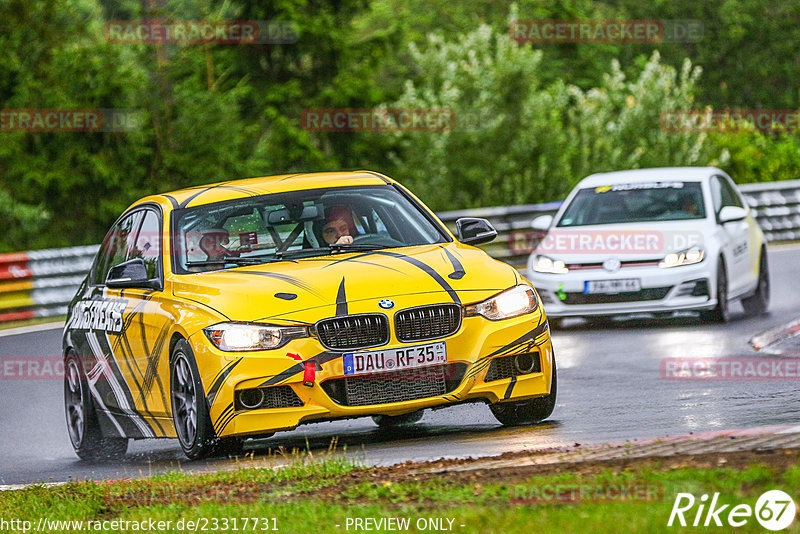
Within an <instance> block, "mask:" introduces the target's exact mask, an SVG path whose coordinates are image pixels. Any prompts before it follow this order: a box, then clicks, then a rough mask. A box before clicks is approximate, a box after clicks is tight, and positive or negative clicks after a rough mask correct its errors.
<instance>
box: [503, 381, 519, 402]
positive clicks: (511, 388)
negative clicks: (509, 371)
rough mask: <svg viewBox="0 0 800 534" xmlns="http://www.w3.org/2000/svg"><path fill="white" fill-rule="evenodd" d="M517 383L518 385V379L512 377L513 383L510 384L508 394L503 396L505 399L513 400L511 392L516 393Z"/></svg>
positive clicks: (507, 389)
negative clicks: (515, 386)
mask: <svg viewBox="0 0 800 534" xmlns="http://www.w3.org/2000/svg"><path fill="white" fill-rule="evenodd" d="M516 383H517V377H516V376H512V377H511V382H509V383H508V388H506V393H505V395H503V398H504V399H509V398H511V392H512V391H514V384H516Z"/></svg>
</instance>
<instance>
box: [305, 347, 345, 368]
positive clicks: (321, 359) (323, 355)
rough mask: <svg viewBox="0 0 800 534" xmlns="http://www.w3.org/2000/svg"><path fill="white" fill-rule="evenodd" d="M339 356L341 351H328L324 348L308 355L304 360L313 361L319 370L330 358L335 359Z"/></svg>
mask: <svg viewBox="0 0 800 534" xmlns="http://www.w3.org/2000/svg"><path fill="white" fill-rule="evenodd" d="M341 357H342V353H341V352H330V351H328V350H326V351H325V352H320V353H319V354H317V355H315V356H312V357H310V358H309V359H307V360H306V361H307V362H314V364H315V365H316V367H317V369H318V370H319V369H322V364H323V363H328V362H330V361H332V360H335V359H337V358H341Z"/></svg>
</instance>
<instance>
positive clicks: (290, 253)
mask: <svg viewBox="0 0 800 534" xmlns="http://www.w3.org/2000/svg"><path fill="white" fill-rule="evenodd" d="M381 248H386V247H385V246H383V245H368V244H366V243H358V244H354V243H338V244H337V243H333V244H331V245H328V246H327V247H316V248H301V249H298V250H286V251H278V252H275V257H276V258H277V259H279V260H281V259H284V258H288V257H295V258H296V257H298V256H304V255H306V254H312V255H313V254H325V255H328V254H333V253H334V252H349V251H357V250H378V249H381Z"/></svg>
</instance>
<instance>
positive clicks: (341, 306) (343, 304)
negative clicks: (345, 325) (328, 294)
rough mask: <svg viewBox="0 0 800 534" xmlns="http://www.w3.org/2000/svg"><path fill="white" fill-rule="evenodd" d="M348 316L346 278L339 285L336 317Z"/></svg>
mask: <svg viewBox="0 0 800 534" xmlns="http://www.w3.org/2000/svg"><path fill="white" fill-rule="evenodd" d="M342 315H347V294H346V293H345V290H344V277H342V283H341V284H339V291H338V292H337V293H336V317H340V316H342Z"/></svg>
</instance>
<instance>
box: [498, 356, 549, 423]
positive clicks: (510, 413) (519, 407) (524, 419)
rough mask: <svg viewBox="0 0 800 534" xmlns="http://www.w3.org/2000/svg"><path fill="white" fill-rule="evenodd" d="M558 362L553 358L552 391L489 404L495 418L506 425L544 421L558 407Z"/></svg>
mask: <svg viewBox="0 0 800 534" xmlns="http://www.w3.org/2000/svg"><path fill="white" fill-rule="evenodd" d="M556 375H557V373H556V362H555V359H553V377H552V379H551V381H550V393H548V394H547V395H545V396H543V397H536V398H535V399H529V400H526V401H520V402H498V403H495V404H491V405H489V409H490V410H492V415H494V417H495V419H497V420H498V421H500V422H501V423H502V424H504V425H506V426H517V425H529V424H533V423H538V422H540V421H544V420H545V419H547V418H548V417H550V415H552V413H553V410H554V409H555V407H556V395H557V393H558V377H557V376H556Z"/></svg>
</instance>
